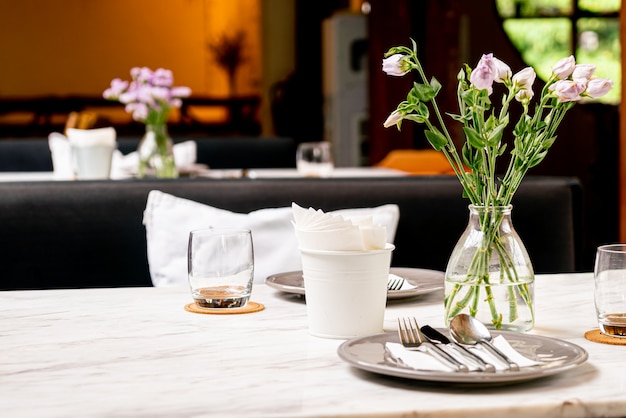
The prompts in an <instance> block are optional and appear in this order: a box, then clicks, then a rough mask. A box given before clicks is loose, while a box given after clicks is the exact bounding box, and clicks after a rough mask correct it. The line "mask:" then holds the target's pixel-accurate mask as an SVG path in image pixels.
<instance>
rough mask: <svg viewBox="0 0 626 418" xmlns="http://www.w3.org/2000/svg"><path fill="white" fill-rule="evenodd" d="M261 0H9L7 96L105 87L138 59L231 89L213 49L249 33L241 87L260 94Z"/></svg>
mask: <svg viewBox="0 0 626 418" xmlns="http://www.w3.org/2000/svg"><path fill="white" fill-rule="evenodd" d="M260 1H261V0H2V1H1V2H0V97H16V96H35V95H49V94H50V95H100V94H102V91H103V90H104V89H105V88H106V87H108V85H109V83H110V81H111V79H112V78H114V77H120V78H123V79H128V78H129V77H130V75H129V70H130V68H131V67H133V66H148V67H151V68H153V69H154V68H157V67H164V68H169V69H171V70H172V71H173V72H174V78H175V84H176V85H186V86H189V87H191V89H192V91H193V94H194V95H218V96H220V95H224V96H225V95H227V94H228V84H227V77H226V73H225V72H224V71H223V70H221V69H220V67H218V66H217V65H216V64H215V62H214V59H213V56H212V54H211V52H210V51H209V49H208V48H207V47H206V45H207V43H208V42H213V41H215V39H217V37H219V36H220V35H222V34H223V33H227V34H234V33H236V32H237V31H238V30H243V31H245V33H246V42H247V49H246V61H245V63H244V64H243V66H242V67H241V70H240V72H239V73H238V77H237V92H238V93H239V94H242V95H245V94H260V91H259V89H260V84H261V77H262V74H261V69H262V65H261V53H260V51H261V41H260V36H261V32H260V21H261V19H260V15H259V13H260V4H259V2H260Z"/></svg>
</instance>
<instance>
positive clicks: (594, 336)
mask: <svg viewBox="0 0 626 418" xmlns="http://www.w3.org/2000/svg"><path fill="white" fill-rule="evenodd" d="M585 338H586V339H588V340H589V341H593V342H595V343H602V344H612V345H626V338H619V337H611V336H610V335H604V334H602V333H601V332H600V330H599V329H592V330H589V331H587V332H585Z"/></svg>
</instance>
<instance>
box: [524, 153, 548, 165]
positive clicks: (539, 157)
mask: <svg viewBox="0 0 626 418" xmlns="http://www.w3.org/2000/svg"><path fill="white" fill-rule="evenodd" d="M547 154H548V151H547V150H546V151H542V152H540V153H539V154H537V155H535V156H534V157H533V158H532V159H531V160H530V161H529V162H528V168H531V167H534V166H536V165H537V164H539V163H540V162H541V161H543V159H544V158H545V157H546V155H547Z"/></svg>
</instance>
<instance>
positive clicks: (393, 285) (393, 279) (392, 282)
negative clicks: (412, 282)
mask: <svg viewBox="0 0 626 418" xmlns="http://www.w3.org/2000/svg"><path fill="white" fill-rule="evenodd" d="M402 285H404V278H402V277H400V276H396V275H393V274H392V275H391V276H390V277H389V281H388V282H387V290H400V289H402Z"/></svg>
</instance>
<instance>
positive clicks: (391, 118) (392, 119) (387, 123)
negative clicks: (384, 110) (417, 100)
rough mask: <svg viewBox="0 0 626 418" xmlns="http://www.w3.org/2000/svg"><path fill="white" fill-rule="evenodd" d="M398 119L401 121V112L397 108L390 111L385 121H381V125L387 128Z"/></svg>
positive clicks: (395, 123)
mask: <svg viewBox="0 0 626 418" xmlns="http://www.w3.org/2000/svg"><path fill="white" fill-rule="evenodd" d="M400 121H402V113H401V112H400V111H399V110H394V111H393V112H391V115H389V117H387V120H386V121H385V123H383V126H384V127H385V128H389V127H390V126H393V125H397V124H398V122H400Z"/></svg>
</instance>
